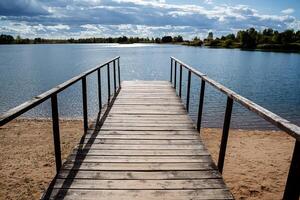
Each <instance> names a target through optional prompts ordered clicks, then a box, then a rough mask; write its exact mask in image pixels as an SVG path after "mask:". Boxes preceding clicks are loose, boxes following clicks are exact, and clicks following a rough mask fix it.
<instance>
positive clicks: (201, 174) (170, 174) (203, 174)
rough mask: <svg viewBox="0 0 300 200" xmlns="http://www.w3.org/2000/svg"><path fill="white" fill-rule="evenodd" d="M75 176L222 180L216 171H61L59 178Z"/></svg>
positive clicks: (115, 178) (101, 178)
mask: <svg viewBox="0 0 300 200" xmlns="http://www.w3.org/2000/svg"><path fill="white" fill-rule="evenodd" d="M70 174H74V175H73V177H74V178H76V179H93V180H131V179H133V180H147V179H148V180H182V179H183V180H185V179H189V180H195V179H212V178H221V176H220V173H218V172H217V171H216V170H208V171H164V172H160V171H155V172H151V171H149V172H139V171H78V172H76V173H75V172H74V171H72V170H61V172H60V173H59V174H58V176H57V178H67V177H68V175H70Z"/></svg>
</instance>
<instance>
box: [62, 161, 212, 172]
mask: <svg viewBox="0 0 300 200" xmlns="http://www.w3.org/2000/svg"><path fill="white" fill-rule="evenodd" d="M64 169H73V170H103V171H120V170H125V171H126V170H134V171H164V170H167V171H169V170H212V169H216V166H215V165H214V164H213V163H203V162H202V163H201V162H198V163H194V162H193V163H188V162H185V163H155V162H154V163H85V162H83V163H73V162H66V163H65V164H64Z"/></svg>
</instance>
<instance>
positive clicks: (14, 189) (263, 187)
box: [0, 120, 294, 200]
mask: <svg viewBox="0 0 300 200" xmlns="http://www.w3.org/2000/svg"><path fill="white" fill-rule="evenodd" d="M60 126H61V145H62V156H63V159H65V158H66V157H67V155H68V154H69V153H70V151H71V150H72V149H73V147H74V146H75V145H76V143H77V142H78V141H79V139H80V137H81V135H82V133H83V131H82V121H80V120H63V121H61V123H60ZM0 135H1V140H0V146H1V151H0V159H1V161H2V162H0V180H1V182H0V199H39V197H40V196H41V194H42V193H43V191H44V190H45V189H46V188H47V186H48V184H49V182H50V181H51V180H52V178H53V176H54V174H55V163H54V153H53V139H52V126H51V121H48V120H17V121H14V122H11V123H9V124H8V125H6V126H4V127H1V128H0ZM201 136H202V139H203V140H204V142H205V144H206V146H207V148H208V149H209V151H210V152H211V153H212V155H213V159H214V160H215V161H216V160H217V158H218V151H219V144H220V136H221V129H211V128H206V129H203V130H202V131H201ZM293 145H294V140H293V139H292V138H291V137H289V136H288V135H287V134H285V133H283V132H279V131H254V130H231V132H230V136H229V140H228V147H227V156H226V160H225V166H224V172H223V174H224V179H225V182H226V184H227V185H228V187H229V188H230V189H231V191H232V193H233V195H234V196H235V198H236V199H257V200H258V199H281V197H282V192H283V190H284V185H285V181H286V177H287V173H288V169H289V162H290V159H291V155H292V150H293Z"/></svg>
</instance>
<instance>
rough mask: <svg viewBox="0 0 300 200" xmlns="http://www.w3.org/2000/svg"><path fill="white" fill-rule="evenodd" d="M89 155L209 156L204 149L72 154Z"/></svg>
mask: <svg viewBox="0 0 300 200" xmlns="http://www.w3.org/2000/svg"><path fill="white" fill-rule="evenodd" d="M87 153H88V155H98V156H101V155H102V156H110V155H111V156H113V155H114V156H124V155H125V156H126V155H131V156H138V155H141V156H156V155H157V156H197V155H199V156H201V155H203V156H204V155H209V153H208V151H207V150H204V149H181V150H180V151H178V150H172V149H160V150H157V149H152V150H149V149H148V150H143V149H141V150H140V149H139V150H137V149H135V150H118V149H111V150H105V149H101V150H97V149H86V150H81V149H80V150H79V149H77V148H75V149H74V150H73V152H72V154H87Z"/></svg>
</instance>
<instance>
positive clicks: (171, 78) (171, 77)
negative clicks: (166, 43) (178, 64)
mask: <svg viewBox="0 0 300 200" xmlns="http://www.w3.org/2000/svg"><path fill="white" fill-rule="evenodd" d="M172 80H173V59H172V58H171V72H170V82H171V83H172Z"/></svg>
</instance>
